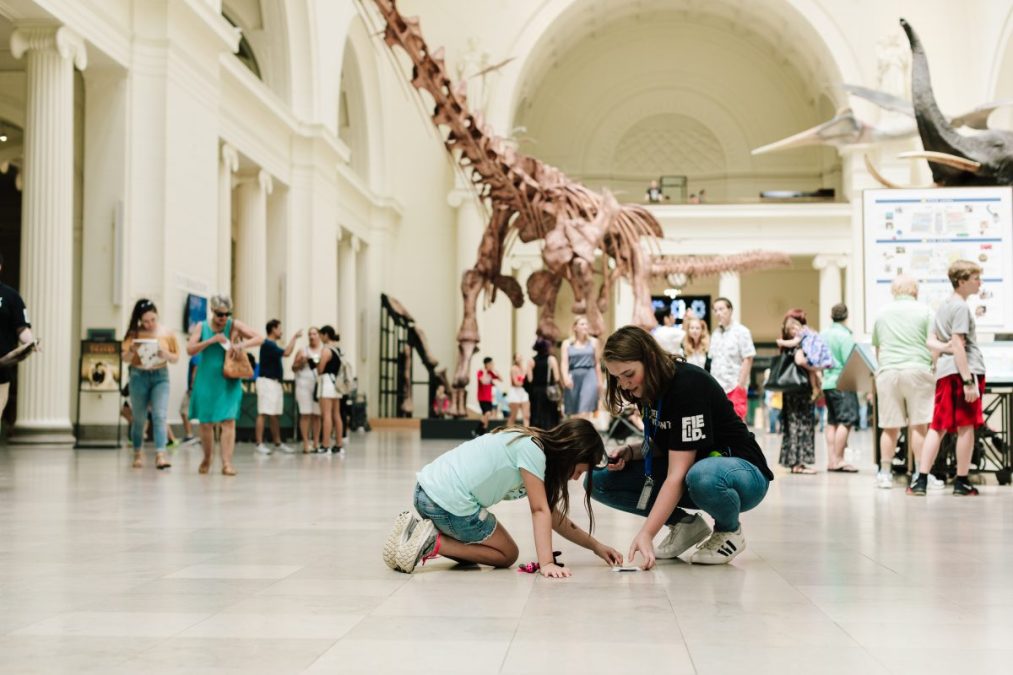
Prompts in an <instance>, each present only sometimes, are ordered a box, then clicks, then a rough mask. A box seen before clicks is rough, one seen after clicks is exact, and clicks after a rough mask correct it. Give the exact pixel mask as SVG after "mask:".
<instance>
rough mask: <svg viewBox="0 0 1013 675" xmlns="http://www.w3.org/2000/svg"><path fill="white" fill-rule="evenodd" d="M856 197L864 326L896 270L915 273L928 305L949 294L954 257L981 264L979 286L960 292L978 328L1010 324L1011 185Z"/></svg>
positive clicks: (885, 298) (1001, 328)
mask: <svg viewBox="0 0 1013 675" xmlns="http://www.w3.org/2000/svg"><path fill="white" fill-rule="evenodd" d="M863 202H864V203H863V215H864V218H863V221H864V226H863V257H864V260H865V330H866V332H871V331H872V325H873V323H874V322H875V320H876V316H877V314H878V313H879V311H880V309H881V308H882V307H884V306H885V305H886V304H887V303H889V302H890V301H891V300H892V296H891V295H890V284H891V283H892V282H893V280H894V278H895V277H896V276H897V275H899V274H907V275H910V276H913V277H914V278H916V279H917V280H918V286H919V294H918V299H919V300H921V301H922V302H924V303H926V304H927V305H928V306H929V307H931V308H932V309H933V310H935V309H936V308H937V307H938V306H939V305H940V303H942V302H943V301H944V300H946V298H948V297H949V296H950V295H951V294H952V293H953V287H952V286H951V284H950V280H949V279H948V278H947V276H946V270H947V268H949V266H950V264H951V263H953V262H954V261H955V260H971V261H973V262H976V263H977V264H978V265H980V266H981V268H982V275H981V281H982V285H981V292H980V293H979V294H978V295H972V296H971V297H970V298H968V302H969V303H970V305H971V309H972V311H974V316H975V320H976V322H977V330H978V332H979V333H997V332H1009V331H1011V330H1013V189H1011V188H1009V187H980V188H935V189H924V190H885V189H884V190H865V191H864V193H863Z"/></svg>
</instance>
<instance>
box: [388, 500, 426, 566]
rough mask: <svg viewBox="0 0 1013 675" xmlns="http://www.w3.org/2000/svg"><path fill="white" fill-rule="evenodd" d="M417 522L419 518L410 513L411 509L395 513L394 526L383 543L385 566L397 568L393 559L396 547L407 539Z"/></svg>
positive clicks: (395, 554)
mask: <svg viewBox="0 0 1013 675" xmlns="http://www.w3.org/2000/svg"><path fill="white" fill-rule="evenodd" d="M418 522H419V519H418V518H416V517H415V516H414V515H412V512H411V511H402V512H401V513H399V514H397V518H395V519H394V527H393V529H391V531H390V534H389V535H387V541H386V542H384V544H383V562H384V563H386V565H387V567H389V568H391V569H392V570H397V563H396V562H395V560H394V559H395V557H396V556H397V551H398V548H400V546H401V544H403V543H405V542H406V541H408V538H409V537H410V536H411V535H412V530H414V529H415V526H416V525H417V524H418Z"/></svg>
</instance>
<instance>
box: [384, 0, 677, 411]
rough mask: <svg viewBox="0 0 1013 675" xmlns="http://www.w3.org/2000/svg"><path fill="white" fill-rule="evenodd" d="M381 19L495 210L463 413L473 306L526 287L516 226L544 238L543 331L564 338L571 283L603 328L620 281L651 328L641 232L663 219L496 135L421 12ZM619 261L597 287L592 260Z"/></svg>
mask: <svg viewBox="0 0 1013 675" xmlns="http://www.w3.org/2000/svg"><path fill="white" fill-rule="evenodd" d="M374 4H375V5H376V8H377V9H378V10H379V12H380V15H381V16H382V18H383V21H384V23H385V27H384V29H383V40H384V42H385V43H386V44H387V46H388V47H389V48H390V49H391V50H392V51H393V49H394V47H399V48H400V49H401V50H402V51H404V53H405V54H407V56H408V58H409V60H410V62H411V64H412V82H411V84H412V86H413V87H415V88H416V89H418V90H420V91H425V92H426V93H428V94H429V95H430V96H431V97H432V99H433V103H434V106H433V110H432V113H431V117H432V121H433V123H434V124H435V125H436V127H437V129H439V130H440V132H441V135H442V137H443V142H444V145H445V146H446V148H447V151H448V152H449V153H450V154H451V156H452V157H453V158H454V159H455V160H456V161H457V163H458V164H459V165H460V166H461V167H462V168H463V169H464V170H465V171H466V172H467V173H468V174H469V176H470V180H471V181H472V183H473V185H474V186H475V188H476V189H477V194H478V197H479V198H480V199H482V200H483V201H485V202H487V203H488V204H489V205H490V207H491V211H492V215H491V218H490V221H489V224H488V226H487V227H486V229H485V231H484V233H483V235H482V239H481V244H480V245H479V250H478V260H477V262H476V263H475V266H474V267H472V268H471V269H469V270H466V271H465V272H464V274H463V276H462V279H461V295H462V296H463V299H464V316H463V318H462V321H461V326H460V329H459V330H458V333H457V342H458V360H457V366H456V369H455V372H454V377H453V386H454V390H455V391H454V393H455V396H454V405H455V407H456V408H457V411H458V412H461V413H463V392H464V388H465V387H466V386H467V384H468V372H469V364H470V361H471V358H472V356H473V355H474V353H475V350H476V349H477V346H478V342H479V333H478V322H477V320H476V304H477V301H478V297H479V294H480V293H482V292H483V291H484V292H485V294H486V298H487V299H488V300H489V301H493V300H495V296H496V291H497V290H499V291H502V292H503V293H505V294H506V295H507V297H508V298H509V299H510V301H511V303H513V305H514V307H521V306H522V305H523V303H524V293H523V291H522V289H521V287H520V284H519V283H517V281H516V280H515V279H514V278H513V277H511V276H507V275H504V274H502V272H501V268H502V265H503V257H504V254H505V252H506V245H507V241H508V236H510V235H511V234H512V233H516V235H517V237H518V238H519V239H520V240H521V241H522V242H530V241H535V240H538V239H541V240H542V241H543V242H544V246H543V248H542V260H543V262H544V264H545V269H543V270H539V271H537V272H534V273H533V274H532V275H531V276H530V277H529V279H528V282H527V293H528V297H529V298H530V299H531V301H532V302H534V303H535V304H536V305H538V306H539V308H540V310H539V320H538V333H539V334H540V335H542V336H543V337H545V338H548V339H550V340H554V341H555V340H558V339H559V337H560V331H559V327H558V326H557V325H556V323H555V320H554V314H555V305H556V297H557V294H558V292H559V288H560V285H561V284H562V282H563V281H564V280H566V281H567V282H568V283H569V284H570V286H571V287H572V288H573V295H574V303H573V311H574V312H575V313H579V314H586V316H587V319H588V323H589V324H590V329H591V332H592V333H594V334H601V333H602V332H604V330H605V322H604V319H603V317H602V311H603V310H604V308H605V307H606V305H607V300H608V291H609V288H610V287H611V284H612V283H613V282H614V281H615V280H616V279H618V278H626V279H628V280H629V281H630V284H631V286H632V287H633V295H634V311H633V317H632V323H634V324H637V325H640V326H643V327H645V328H651V327H653V326H654V325H656V322H655V319H654V315H653V313H652V312H651V293H650V285H649V275H650V259H649V256H648V255H647V253H646V252H645V251H644V249H643V248H642V246H641V242H640V239H641V237H650V238H652V240H653V238H657V237H661V236H663V233H662V230H661V226H660V225H659V224H658V222H657V220H655V218H654V216H653V215H651V213H650V212H649V211H647V210H646V209H645V208H643V207H641V206H636V205H629V204H622V205H621V204H619V203H618V202H617V201H616V200H615V198H614V197H613V196H612V195H611V194H610V193H609V192H608V191H604V192H603V194H598V193H596V192H594V191H592V190H590V189H588V188H587V187H585V186H583V185H581V184H580V183H578V182H576V181H574V180H572V179H571V178H569V177H568V176H567V175H566V174H564V173H563V172H562V171H560V170H559V169H557V168H555V167H552V166H549V165H548V164H545V163H543V162H541V161H539V160H537V159H535V158H533V157H530V156H527V155H524V154H521V153H519V152H517V151H516V150H515V149H514V148H513V147H511V145H510V144H509V143H508V142H507V141H505V140H504V139H503V138H500V137H498V136H496V135H494V134H493V132H492V131H491V129H490V128H489V127H488V126H487V125H486V124H485V123H484V122H483V120H482V119H481V116H480V115H478V114H473V113H472V112H471V111H470V110H469V108H468V103H467V96H466V93H465V86H466V84H465V83H457V84H455V83H454V82H453V81H452V80H451V78H450V77H449V75H448V74H447V69H446V67H445V64H444V60H443V50H442V49H441V50H438V51H435V52H433V51H431V50H430V49H429V46H428V45H427V44H426V41H425V39H424V38H423V36H422V32H421V29H420V27H419V21H418V19H417V18H405V17H404V16H402V15H401V13H400V12H399V11H398V9H397V7H396V4H395V0H374ZM599 251H600V252H602V253H604V255H606V256H608V257H610V258H611V259H612V261H614V265H611V264H610V265H608V267H609V268H611V269H608V270H607V271H606V272H605V274H604V278H603V281H602V284H601V286H600V288H599V289H598V292H597V297H593V296H594V294H595V289H594V283H595V282H594V264H595V260H596V257H597V255H596V254H597V253H598V252H599Z"/></svg>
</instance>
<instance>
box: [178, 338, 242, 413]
mask: <svg viewBox="0 0 1013 675" xmlns="http://www.w3.org/2000/svg"><path fill="white" fill-rule="evenodd" d="M222 332H223V333H224V334H225V335H226V336H229V335H232V319H229V321H228V323H226V324H225V330H224V331H222ZM215 335H216V333H215V331H213V330H211V325H210V324H209V323H208V322H207V321H202V322H201V329H200V339H201V342H204V341H205V340H210V339H211V338H212V337H214V336H215ZM224 365H225V350H224V349H222V347H221V346H220V345H217V344H214V345H211V346H209V347H208V348H206V349H205V350H204V351H203V352H201V355H200V365H198V366H197V375H196V377H195V378H194V382H193V391H192V392H191V394H190V419H194V420H199V421H200V423H201V424H217V423H218V422H228V421H229V420H234V419H237V418H238V417H239V405H240V404H241V403H242V401H243V385H242V383H241V382H240V381H239V380H232V379H229V378H227V377H225V376H224V375H222V367H223V366H224Z"/></svg>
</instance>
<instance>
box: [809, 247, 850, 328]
mask: <svg viewBox="0 0 1013 675" xmlns="http://www.w3.org/2000/svg"><path fill="white" fill-rule="evenodd" d="M846 265H847V258H846V257H845V256H840V255H822V254H821V255H818V256H816V257H815V258H813V267H814V268H815V269H817V270H819V272H820V317H819V319H820V320H819V329H820V330H823V329H825V328H829V327H830V324H831V323H833V322H832V321H831V319H830V310H831V309H832V308H833V306H834V305H836V304H837V303H838V302H841V300H843V298H844V296H843V295H842V293H841V268H843V267H845V266H846Z"/></svg>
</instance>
